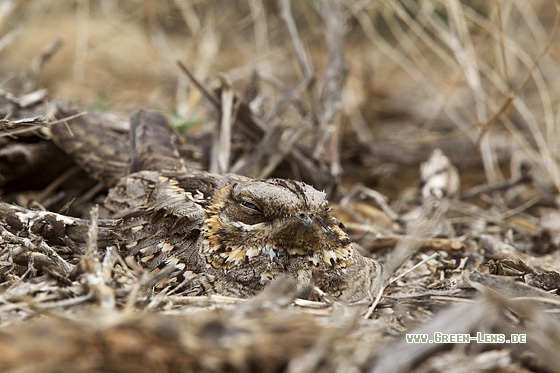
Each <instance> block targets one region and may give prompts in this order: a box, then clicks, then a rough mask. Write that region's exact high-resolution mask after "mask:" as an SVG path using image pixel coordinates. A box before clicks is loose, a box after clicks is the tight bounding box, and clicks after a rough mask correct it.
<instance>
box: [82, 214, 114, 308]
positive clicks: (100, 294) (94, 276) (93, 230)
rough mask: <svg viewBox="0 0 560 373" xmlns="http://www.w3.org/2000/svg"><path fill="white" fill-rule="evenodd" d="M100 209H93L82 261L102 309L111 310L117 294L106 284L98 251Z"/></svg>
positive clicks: (89, 285)
mask: <svg viewBox="0 0 560 373" xmlns="http://www.w3.org/2000/svg"><path fill="white" fill-rule="evenodd" d="M98 215H99V207H98V206H95V207H94V208H92V209H91V219H90V227H89V229H88V232H87V240H86V248H85V254H84V256H83V258H82V260H81V263H82V265H83V266H84V269H85V281H86V283H87V286H88V287H89V289H90V290H91V291H92V292H93V294H94V295H95V298H96V300H97V301H98V302H99V304H100V306H101V308H103V309H105V310H111V309H114V308H115V294H114V292H113V289H112V288H111V287H110V286H107V284H105V276H104V274H105V271H104V270H103V268H102V266H101V263H100V260H99V253H98V250H97V246H98V245H97V233H98V227H97V221H98Z"/></svg>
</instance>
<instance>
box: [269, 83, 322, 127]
mask: <svg viewBox="0 0 560 373" xmlns="http://www.w3.org/2000/svg"><path fill="white" fill-rule="evenodd" d="M312 82H313V78H305V79H303V80H302V81H301V82H299V83H298V84H296V86H295V87H293V88H292V89H290V90H289V91H288V92H286V94H285V95H284V97H282V99H281V100H280V101H278V102H277V103H276V105H274V107H273V108H272V109H270V111H269V112H268V113H266V114H265V115H264V116H263V118H262V121H263V122H264V123H269V122H270V121H271V120H272V119H274V118H275V117H277V116H278V115H280V114H281V113H282V112H283V111H284V110H285V109H286V108H287V107H288V105H289V104H290V103H291V102H294V101H296V100H298V99H299V96H300V94H301V92H302V91H303V90H304V89H308V88H309V86H310V84H311V83H312Z"/></svg>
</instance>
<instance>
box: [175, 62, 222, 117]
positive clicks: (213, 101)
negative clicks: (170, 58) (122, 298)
mask: <svg viewBox="0 0 560 373" xmlns="http://www.w3.org/2000/svg"><path fill="white" fill-rule="evenodd" d="M177 65H178V66H179V68H180V69H181V71H183V72H184V73H185V75H186V76H187V77H188V78H189V80H190V81H191V82H192V84H194V86H195V87H196V88H197V89H198V90H199V91H200V93H201V94H202V95H203V96H204V98H206V99H207V100H208V101H209V102H210V104H212V106H213V107H214V109H215V110H218V111H219V110H221V109H220V101H219V100H218V98H217V97H216V96H215V95H214V94H213V93H212V92H210V91H209V90H207V89H206V88H205V87H204V86H203V85H202V84H201V83H200V82H199V81H198V80H197V79H196V78H195V77H194V75H193V74H191V72H190V71H189V69H187V68H186V66H185V65H184V64H183V63H182V62H181V61H177Z"/></svg>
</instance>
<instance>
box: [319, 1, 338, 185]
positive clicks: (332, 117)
mask: <svg viewBox="0 0 560 373" xmlns="http://www.w3.org/2000/svg"><path fill="white" fill-rule="evenodd" d="M321 15H322V18H323V22H324V23H325V38H326V43H327V49H328V66H327V72H326V74H325V84H324V86H323V94H322V109H323V110H322V115H321V121H320V126H321V131H322V133H323V138H322V139H321V140H320V141H319V142H318V143H317V146H316V148H315V150H314V157H315V158H317V157H319V155H320V154H324V155H326V156H327V159H328V163H329V164H330V168H331V170H330V171H331V176H332V177H334V178H335V180H336V179H338V178H339V177H340V174H341V172H342V168H341V165H340V149H339V148H340V144H339V142H340V117H339V115H340V109H341V108H342V90H343V88H344V81H345V79H346V66H345V63H344V34H345V27H346V25H345V14H344V12H343V11H342V4H341V2H340V1H336V0H323V1H321ZM325 148H326V149H327V152H326V154H325Z"/></svg>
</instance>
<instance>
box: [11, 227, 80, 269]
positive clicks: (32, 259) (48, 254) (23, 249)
mask: <svg viewBox="0 0 560 373" xmlns="http://www.w3.org/2000/svg"><path fill="white" fill-rule="evenodd" d="M0 242H1V243H3V245H2V246H3V247H5V248H6V247H8V246H7V245H10V244H11V245H17V246H18V248H16V249H14V250H13V252H12V258H13V260H14V262H15V263H17V264H20V265H24V266H28V267H29V268H30V269H31V270H35V269H38V270H41V271H45V272H47V273H50V274H52V275H54V276H55V277H56V278H58V279H63V278H65V276H66V274H68V273H69V272H70V271H71V270H72V268H73V266H72V265H71V264H70V263H68V262H66V261H65V260H64V259H62V258H61V257H60V255H58V254H57V253H56V251H54V250H53V249H52V248H51V247H50V246H49V245H47V244H46V243H45V242H43V241H42V240H39V241H38V242H37V243H35V242H32V241H31V240H30V239H27V238H23V237H18V236H15V235H13V234H12V233H10V232H9V231H7V230H6V229H5V228H4V227H2V226H0Z"/></svg>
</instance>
